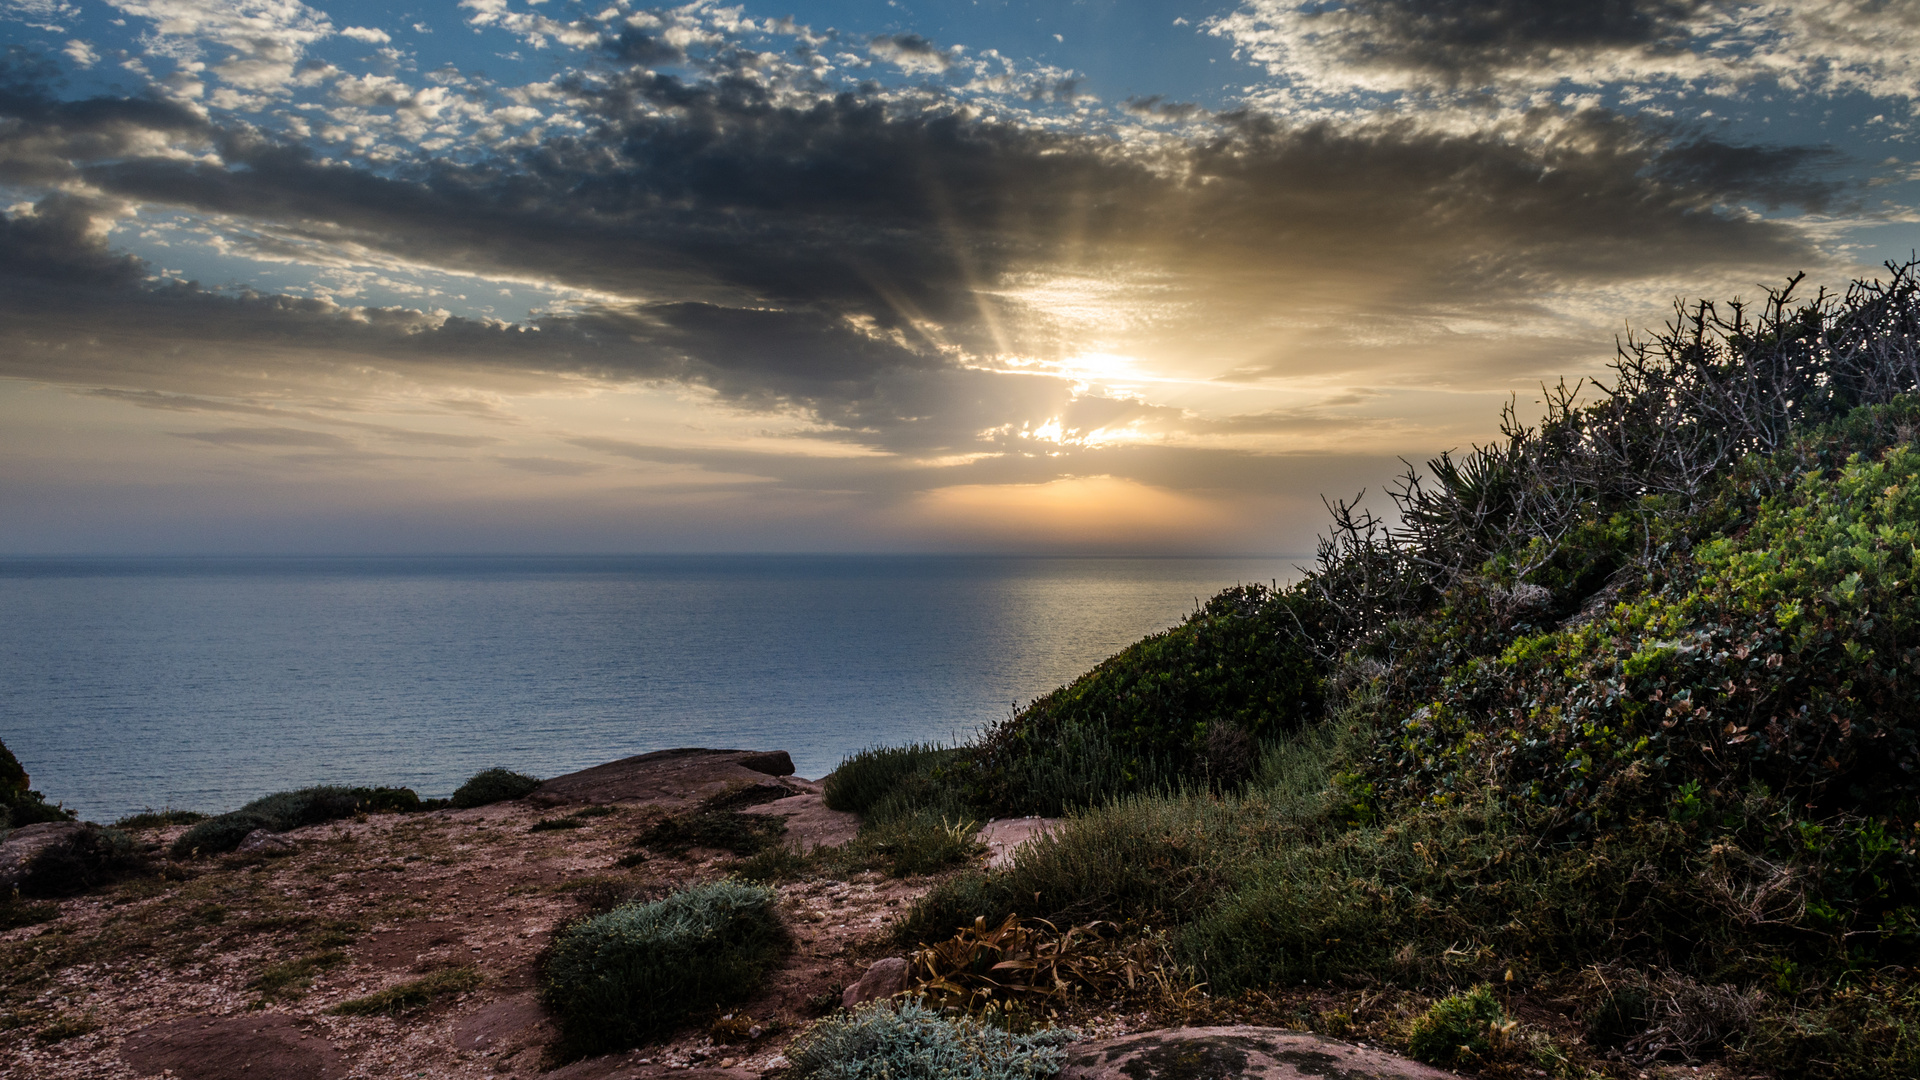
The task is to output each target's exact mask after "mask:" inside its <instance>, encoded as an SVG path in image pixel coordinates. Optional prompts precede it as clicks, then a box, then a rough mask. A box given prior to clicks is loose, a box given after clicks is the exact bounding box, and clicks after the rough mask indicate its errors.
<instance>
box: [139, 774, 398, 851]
mask: <svg viewBox="0 0 1920 1080" xmlns="http://www.w3.org/2000/svg"><path fill="white" fill-rule="evenodd" d="M423 808H424V807H423V804H422V803H421V801H420V796H418V795H416V794H414V792H413V789H412V788H392V787H372V788H367V787H353V788H349V787H336V786H333V785H321V786H318V787H309V788H300V789H299V790H297V791H278V792H275V793H273V794H272V795H263V796H261V797H260V798H258V799H255V800H253V801H252V802H250V803H248V804H246V805H245V806H242V807H241V808H240V809H238V810H233V811H230V812H228V813H225V814H220V815H218V816H216V817H212V818H209V819H207V820H206V821H202V822H201V823H200V824H198V825H195V826H194V827H193V828H191V829H188V830H187V831H186V832H184V833H181V834H180V837H179V839H177V840H175V841H174V842H173V847H172V849H171V851H170V854H172V856H173V857H174V858H176V859H185V858H190V857H192V856H193V855H196V854H199V855H215V854H219V853H220V852H224V851H232V850H233V849H234V848H236V847H239V846H240V841H242V840H244V839H246V838H247V834H248V833H251V832H253V831H254V830H255V829H266V830H267V831H269V832H286V831H287V830H289V829H298V828H301V827H303V826H307V825H319V824H323V823H325V822H328V821H338V820H339V819H341V818H347V817H352V816H353V815H355V814H363V813H381V812H393V813H413V812H417V811H419V810H421V809H423Z"/></svg>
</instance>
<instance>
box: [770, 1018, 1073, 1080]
mask: <svg viewBox="0 0 1920 1080" xmlns="http://www.w3.org/2000/svg"><path fill="white" fill-rule="evenodd" d="M1078 1037H1079V1035H1078V1033H1077V1032H1073V1031H1068V1030H1061V1029H1048V1030H1044V1031H1037V1032H1033V1033H1031V1034H1026V1035H1014V1034H1011V1033H1009V1032H1006V1031H1003V1030H1000V1029H998V1028H994V1027H990V1026H987V1025H985V1024H982V1023H980V1022H978V1021H975V1020H971V1019H968V1018H966V1017H958V1018H954V1019H947V1018H945V1017H942V1016H941V1015H940V1014H938V1013H936V1012H934V1011H932V1010H930V1009H925V1008H922V1007H921V1006H919V1005H914V1004H905V1005H901V1006H900V1007H899V1008H898V1009H897V1010H896V1009H894V1008H891V1007H889V1006H887V1005H884V1004H879V1005H872V1006H869V1007H867V1008H865V1009H862V1010H860V1011H859V1012H855V1013H842V1014H840V1015H838V1016H834V1017H831V1018H829V1019H826V1020H822V1021H820V1022H819V1023H817V1024H815V1025H814V1026H813V1027H812V1028H811V1029H809V1030H808V1031H807V1033H806V1034H805V1035H803V1036H801V1038H800V1039H798V1040H797V1041H796V1042H795V1043H794V1044H793V1045H792V1046H791V1047H789V1048H788V1049H787V1058H788V1060H789V1061H791V1062H792V1063H793V1074H794V1077H795V1080H949V1078H951V1080H1041V1078H1046V1077H1054V1076H1058V1075H1059V1073H1060V1066H1061V1064H1062V1063H1063V1062H1065V1060H1066V1051H1065V1049H1064V1047H1065V1045H1066V1044H1067V1043H1069V1042H1072V1041H1073V1040H1075V1039H1076V1038H1078Z"/></svg>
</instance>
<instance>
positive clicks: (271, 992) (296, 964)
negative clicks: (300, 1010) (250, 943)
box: [247, 949, 347, 1008]
mask: <svg viewBox="0 0 1920 1080" xmlns="http://www.w3.org/2000/svg"><path fill="white" fill-rule="evenodd" d="M346 962H347V954H346V953H343V952H341V951H339V950H338V949H329V950H327V951H325V952H319V953H314V954H312V955H310V956H301V957H295V958H294V959H292V960H282V961H279V962H278V963H273V964H268V965H267V966H266V967H264V968H262V969H260V974H258V975H256V976H254V977H253V978H252V979H251V980H249V981H248V983H247V989H249V990H253V991H256V992H257V993H259V995H260V997H259V998H258V1000H256V1001H255V1002H254V1007H255V1008H262V1007H264V1006H265V1005H266V1004H267V1003H269V1002H271V1001H275V1000H278V999H284V998H291V997H296V996H298V995H299V993H300V991H302V990H305V989H306V988H307V987H309V986H311V985H313V977H314V976H315V975H318V974H319V973H320V972H322V971H325V970H327V969H328V968H334V967H339V966H340V965H341V964H344V963H346Z"/></svg>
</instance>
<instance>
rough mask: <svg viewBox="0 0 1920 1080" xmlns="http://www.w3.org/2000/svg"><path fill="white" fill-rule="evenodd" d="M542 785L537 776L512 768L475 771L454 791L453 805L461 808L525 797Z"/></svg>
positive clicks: (466, 808)
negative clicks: (515, 770)
mask: <svg viewBox="0 0 1920 1080" xmlns="http://www.w3.org/2000/svg"><path fill="white" fill-rule="evenodd" d="M539 786H540V780H539V779H538V778H537V777H532V776H527V775H526V774H524V773H517V772H514V771H512V770H510V769H501V768H493V769H486V770H484V771H481V772H477V773H474V774H473V775H472V776H470V777H468V778H467V782H466V783H464V784H461V785H460V786H459V787H457V788H455V789H454V791H453V805H454V806H455V807H457V808H459V809H461V810H470V809H472V808H473V807H476V806H487V805H489V804H491V803H497V802H507V801H509V800H511V799H524V798H526V797H527V796H528V795H531V794H532V793H533V789H534V788H537V787H539Z"/></svg>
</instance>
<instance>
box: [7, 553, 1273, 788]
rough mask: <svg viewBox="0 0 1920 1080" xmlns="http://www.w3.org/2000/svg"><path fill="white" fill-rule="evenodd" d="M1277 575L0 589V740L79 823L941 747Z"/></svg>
mask: <svg viewBox="0 0 1920 1080" xmlns="http://www.w3.org/2000/svg"><path fill="white" fill-rule="evenodd" d="M1292 566H1293V563H1292V561H1291V560H1286V559H1260V558H1248V559H1125V558H1097V559H1071V558H980V557H912V556H903V557H852V556H847V557H838V556H818V557H810V556H793V557H788V556H726V557H692V556H688V557H635V558H420V559H86V560H52V559H37V560H23V559H12V560H0V740H4V741H5V742H6V744H7V746H8V747H9V748H11V749H12V750H13V751H14V753H15V754H16V755H17V756H18V757H19V758H20V760H21V761H22V762H23V763H24V764H25V765H26V767H27V770H28V771H29V772H30V773H31V774H32V775H33V781H34V786H35V787H36V788H38V789H39V790H41V791H42V792H45V793H46V794H47V796H48V797H49V798H53V799H57V800H60V801H62V802H64V803H65V804H66V805H67V806H69V807H71V808H74V809H77V810H79V811H80V812H81V814H82V815H83V816H84V817H88V818H92V819H94V820H101V821H111V820H113V819H114V818H117V817H119V816H121V815H123V814H126V813H129V812H131V811H134V810H138V809H141V808H143V807H162V806H175V807H186V808H193V809H199V810H208V811H218V810H225V809H231V808H233V807H235V806H238V805H239V804H240V803H242V802H245V801H246V800H248V799H250V798H253V797H255V796H258V795H261V794H265V793H267V792H270V791H278V790H284V789H286V788H291V787H298V786H302V785H306V784H316V783H342V784H405V785H407V786H409V787H412V788H413V789H414V790H416V791H418V792H420V794H421V795H423V796H444V795H446V794H448V793H449V792H451V791H452V790H453V788H454V787H455V786H456V785H458V784H459V783H460V781H461V780H463V779H465V778H466V777H468V776H470V775H472V774H473V773H475V772H477V771H479V770H480V769H483V768H487V767H489V766H493V765H506V766H509V767H511V768H515V769H518V770H521V771H523V772H530V773H533V774H535V775H539V776H553V775H557V774H559V773H563V772H568V771H571V770H574V769H579V768H584V767H586V766H589V765H596V764H599V763H601V762H603V761H609V760H612V759H614V758H618V757H622V756H625V755H628V754H637V753H641V752H644V751H647V750H658V749H663V748H666V747H673V746H722V747H752V748H779V749H786V750H789V751H791V752H792V753H793V759H794V763H795V764H796V765H797V766H798V767H799V771H800V774H801V775H803V776H820V775H822V774H824V773H826V772H828V771H830V770H831V769H832V768H833V767H834V765H835V764H836V763H838V762H839V760H840V759H841V758H842V757H843V756H845V755H846V754H847V753H849V752H850V751H853V750H856V749H859V748H861V747H864V746H870V745H873V744H876V743H900V742H906V741H910V740H942V741H953V740H955V739H957V738H965V737H966V736H968V735H970V734H971V733H972V732H973V731H974V730H975V729H976V728H978V727H979V726H980V725H981V724H983V723H988V722H991V721H994V720H997V719H999V718H1001V717H1002V716H1005V715H1006V713H1007V710H1008V707H1009V706H1010V705H1011V704H1012V703H1014V702H1016V701H1018V702H1025V701H1027V700H1029V699H1031V698H1032V697H1034V696H1035V695H1037V694H1041V693H1045V692H1046V691H1048V690H1051V689H1053V688H1054V687H1055V686H1058V685H1060V684H1061V683H1063V682H1065V681H1067V680H1069V679H1071V678H1073V677H1074V676H1075V675H1077V674H1079V673H1080V672H1082V671H1084V670H1086V669H1087V668H1088V667H1090V666H1092V665H1093V664H1095V663H1097V662H1099V661H1100V660H1102V659H1104V658H1105V657H1107V656H1110V655H1112V654H1113V653H1114V652H1116V651H1118V650H1119V649H1120V648H1122V647H1124V646H1125V645H1126V644H1128V643H1129V642H1132V641H1134V640H1136V639H1138V638H1139V637H1141V636H1143V635H1144V634H1147V633H1151V632H1153V631H1155V630H1160V629H1164V628H1165V627H1167V626H1170V625H1172V624H1174V623H1176V622H1178V621H1179V620H1180V618H1181V617H1182V616H1184V615H1185V614H1186V613H1187V612H1189V611H1191V610H1192V609H1193V605H1194V602H1195V600H1196V599H1197V598H1204V597H1206V596H1208V595H1211V594H1212V593H1214V592H1216V591H1218V590H1219V589H1221V588H1223V587H1225V586H1228V585H1231V584H1234V583H1236V582H1242V581H1260V582H1266V581H1269V580H1270V579H1274V578H1279V579H1281V580H1285V579H1286V578H1287V577H1288V576H1289V575H1290V574H1291V573H1292Z"/></svg>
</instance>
